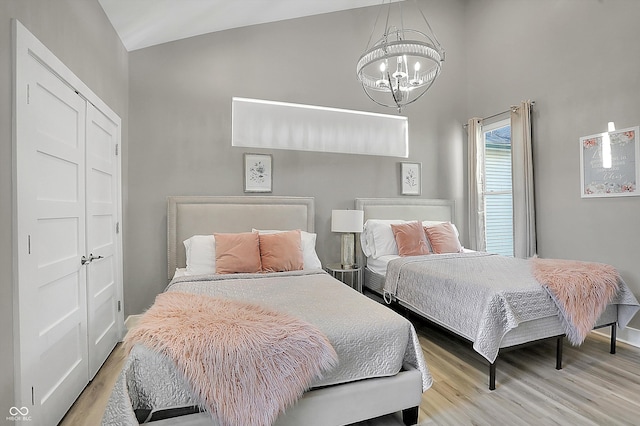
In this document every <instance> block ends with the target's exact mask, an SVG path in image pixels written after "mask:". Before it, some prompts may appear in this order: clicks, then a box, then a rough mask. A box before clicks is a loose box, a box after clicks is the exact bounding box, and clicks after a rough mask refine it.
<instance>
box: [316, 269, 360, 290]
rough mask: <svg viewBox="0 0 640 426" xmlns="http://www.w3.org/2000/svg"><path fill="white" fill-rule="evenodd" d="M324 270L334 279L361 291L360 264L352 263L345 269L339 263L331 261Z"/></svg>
mask: <svg viewBox="0 0 640 426" xmlns="http://www.w3.org/2000/svg"><path fill="white" fill-rule="evenodd" d="M325 270H326V271H327V272H328V273H330V274H331V276H332V277H334V278H335V279H337V280H340V281H342V282H343V283H345V284H346V285H348V286H349V287H351V288H353V289H355V290H357V291H359V292H360V293H362V280H363V277H362V266H358V265H353V268H350V269H345V268H343V267H342V265H341V264H339V263H331V264H329V265H327V266H326V267H325Z"/></svg>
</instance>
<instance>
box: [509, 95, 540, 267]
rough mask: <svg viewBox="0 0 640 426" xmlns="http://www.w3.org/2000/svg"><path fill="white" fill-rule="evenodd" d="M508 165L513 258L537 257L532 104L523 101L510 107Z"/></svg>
mask: <svg viewBox="0 0 640 426" xmlns="http://www.w3.org/2000/svg"><path fill="white" fill-rule="evenodd" d="M511 163H512V173H513V246H514V247H513V249H514V256H515V257H520V258H528V257H531V256H533V255H535V254H536V212H535V203H534V191H533V154H532V150H531V101H523V102H521V103H520V105H519V106H517V107H512V108H511Z"/></svg>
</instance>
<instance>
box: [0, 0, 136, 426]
mask: <svg viewBox="0 0 640 426" xmlns="http://www.w3.org/2000/svg"><path fill="white" fill-rule="evenodd" d="M11 18H17V19H18V20H19V21H20V22H22V24H24V25H25V26H26V27H27V29H29V31H31V32H32V33H33V34H34V35H35V36H36V37H37V38H38V39H39V40H40V41H41V42H42V43H44V45H45V46H47V47H48V48H49V49H50V50H51V51H52V52H53V53H54V54H55V55H56V56H57V57H58V58H59V59H60V60H61V61H62V62H63V63H65V64H66V65H67V66H68V67H69V68H70V69H71V70H72V71H73V72H74V73H75V74H76V75H77V76H78V77H80V79H81V80H83V81H84V82H85V83H86V84H87V85H88V86H89V87H90V88H91V90H93V91H94V92H95V93H96V94H97V95H98V96H100V98H102V100H104V101H105V102H106V103H107V104H108V105H109V106H110V107H111V108H112V109H113V110H114V111H115V112H116V113H117V114H118V115H119V116H120V117H121V118H122V124H123V131H122V142H123V147H124V150H125V152H123V154H124V156H123V158H124V159H126V146H127V127H128V122H127V116H128V108H129V99H128V98H129V87H128V53H127V51H126V50H125V49H124V47H123V45H122V43H121V42H120V39H119V38H118V36H117V35H116V33H115V31H114V30H113V28H112V26H111V24H110V22H109V20H108V19H107V17H106V15H105V14H104V12H103V10H102V8H101V7H100V5H99V4H98V2H97V1H87V0H56V1H51V0H28V1H24V0H0V270H1V271H3V273H2V274H1V276H2V278H0V324H2V329H1V330H0V341H1V342H2V344H1V345H0V365H1V366H2V368H0V423H3V422H4V420H2V419H4V418H5V416H8V413H9V408H10V407H11V406H13V405H15V403H14V395H13V392H14V388H13V387H14V384H13V383H14V382H13V337H12V335H13V310H12V306H13V303H12V301H13V291H12V275H11V272H10V271H11V268H12V236H11V221H12V209H13V205H12V202H11V191H12V161H11V158H12V157H11V156H12V148H11V144H12V142H11V127H12V124H11V117H12V112H11V111H12V101H11V94H12V91H13V89H12V87H13V84H12V79H11V78H12V77H11V76H12V60H11V50H12V38H11ZM126 169H127V166H126V160H125V162H123V175H124V176H123V178H124V179H125V182H126ZM124 191H125V194H124V195H125V197H126V185H125V188H124ZM125 250H126V249H125ZM7 271H9V273H7ZM7 423H13V422H7Z"/></svg>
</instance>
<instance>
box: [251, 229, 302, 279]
mask: <svg viewBox="0 0 640 426" xmlns="http://www.w3.org/2000/svg"><path fill="white" fill-rule="evenodd" d="M260 260H261V262H262V270H263V271H264V272H282V271H299V270H301V269H303V268H304V258H303V257H302V239H301V236H300V231H299V230H296V231H286V232H278V233H275V234H260Z"/></svg>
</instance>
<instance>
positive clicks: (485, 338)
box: [384, 252, 639, 362]
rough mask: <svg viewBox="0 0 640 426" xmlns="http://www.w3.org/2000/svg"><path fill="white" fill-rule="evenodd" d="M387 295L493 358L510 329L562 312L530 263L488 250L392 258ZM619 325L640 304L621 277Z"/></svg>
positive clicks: (387, 276) (618, 297) (387, 297)
mask: <svg viewBox="0 0 640 426" xmlns="http://www.w3.org/2000/svg"><path fill="white" fill-rule="evenodd" d="M384 294H385V299H386V300H389V299H398V300H400V301H402V302H403V303H404V304H406V305H408V306H410V307H411V308H412V309H414V310H415V311H416V312H418V313H420V314H422V315H424V316H425V317H427V318H429V319H431V320H433V321H435V322H437V323H439V324H440V325H442V326H444V327H445V328H447V329H449V330H451V331H453V332H455V333H456V334H458V335H460V336H462V337H464V338H466V339H468V340H470V341H472V342H473V348H474V349H475V351H476V352H478V353H479V354H480V355H482V356H483V357H485V358H486V359H487V360H488V361H489V362H494V361H495V359H496V357H497V356H498V351H499V349H500V343H501V341H502V339H503V337H504V336H505V335H506V334H507V332H509V330H512V329H514V328H515V327H518V325H519V324H521V323H523V322H526V321H532V320H536V319H540V318H545V317H550V316H558V307H557V306H556V304H555V303H554V302H553V300H552V298H551V296H549V294H548V293H547V291H546V290H545V289H544V288H543V287H542V286H541V285H540V283H539V282H538V281H536V279H535V278H534V277H533V274H532V272H531V267H530V265H529V262H528V261H527V260H525V259H517V258H508V257H503V256H497V255H491V254H488V253H480V252H475V253H461V254H446V255H436V256H434V255H430V256H413V257H404V258H400V259H395V260H392V261H391V262H389V265H388V267H387V275H386V278H385V284H384ZM612 303H614V304H618V305H619V307H618V326H619V327H621V328H624V327H626V325H627V323H628V322H629V321H630V320H631V318H632V317H633V315H634V314H635V313H636V312H637V310H638V309H639V305H638V302H637V300H636V298H635V297H634V295H633V293H632V292H631V291H630V290H629V288H628V287H627V285H626V284H625V283H624V282H620V289H619V291H618V294H617V295H616V296H615V298H614V300H613V301H612Z"/></svg>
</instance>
